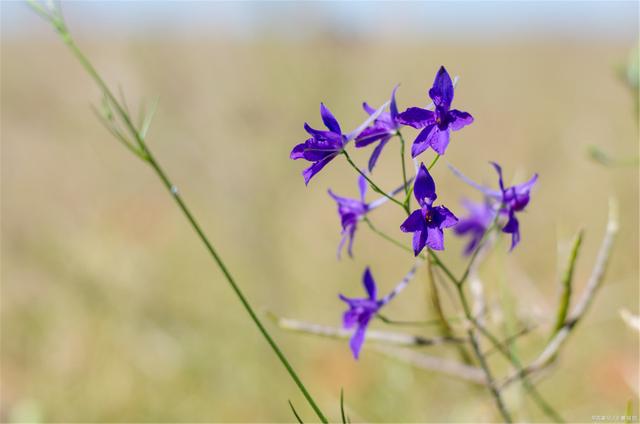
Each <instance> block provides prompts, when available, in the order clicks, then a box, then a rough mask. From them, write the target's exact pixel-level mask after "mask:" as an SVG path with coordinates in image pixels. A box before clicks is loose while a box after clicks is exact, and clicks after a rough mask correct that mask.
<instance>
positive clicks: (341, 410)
mask: <svg viewBox="0 0 640 424" xmlns="http://www.w3.org/2000/svg"><path fill="white" fill-rule="evenodd" d="M340 416H341V417H342V424H347V418H346V415H345V413H344V390H343V388H342V387H340Z"/></svg>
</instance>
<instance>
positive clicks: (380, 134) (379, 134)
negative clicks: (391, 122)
mask: <svg viewBox="0 0 640 424" xmlns="http://www.w3.org/2000/svg"><path fill="white" fill-rule="evenodd" d="M388 136H389V129H388V128H387V127H385V126H383V125H374V126H372V127H368V128H365V129H364V130H363V131H362V132H361V133H360V135H358V137H356V147H365V146H368V145H369V144H371V143H374V142H376V141H378V140H381V139H383V138H385V137H388Z"/></svg>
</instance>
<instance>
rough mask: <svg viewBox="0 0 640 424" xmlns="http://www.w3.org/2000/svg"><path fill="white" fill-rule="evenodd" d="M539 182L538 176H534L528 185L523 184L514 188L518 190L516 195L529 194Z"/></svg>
mask: <svg viewBox="0 0 640 424" xmlns="http://www.w3.org/2000/svg"><path fill="white" fill-rule="evenodd" d="M537 181H538V174H534V176H533V177H531V179H530V180H529V181H527V182H526V183H522V184H518V185H516V186H514V188H515V189H516V193H518V194H525V193H528V192H529V191H531V189H532V188H533V186H534V185H535V184H536V182H537Z"/></svg>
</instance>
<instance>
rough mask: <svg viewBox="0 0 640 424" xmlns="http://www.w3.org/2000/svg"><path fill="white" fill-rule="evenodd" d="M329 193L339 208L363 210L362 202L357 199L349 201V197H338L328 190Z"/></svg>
mask: <svg viewBox="0 0 640 424" xmlns="http://www.w3.org/2000/svg"><path fill="white" fill-rule="evenodd" d="M327 192H328V193H329V196H331V197H332V198H333V200H335V201H336V203H338V206H341V207H343V208H346V209H349V210H352V211H354V210H359V209H362V202H360V201H358V200H357V199H349V198H348V197H342V196H338V195H337V194H335V193H334V192H333V191H332V190H331V189H329V190H327Z"/></svg>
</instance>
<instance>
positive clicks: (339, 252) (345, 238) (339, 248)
mask: <svg viewBox="0 0 640 424" xmlns="http://www.w3.org/2000/svg"><path fill="white" fill-rule="evenodd" d="M341 234H342V237H341V238H340V243H338V252H337V254H336V256H337V257H338V260H340V259H342V248H343V247H344V242H345V241H347V237H348V234H347V233H346V232H345V231H342V233H341Z"/></svg>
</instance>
